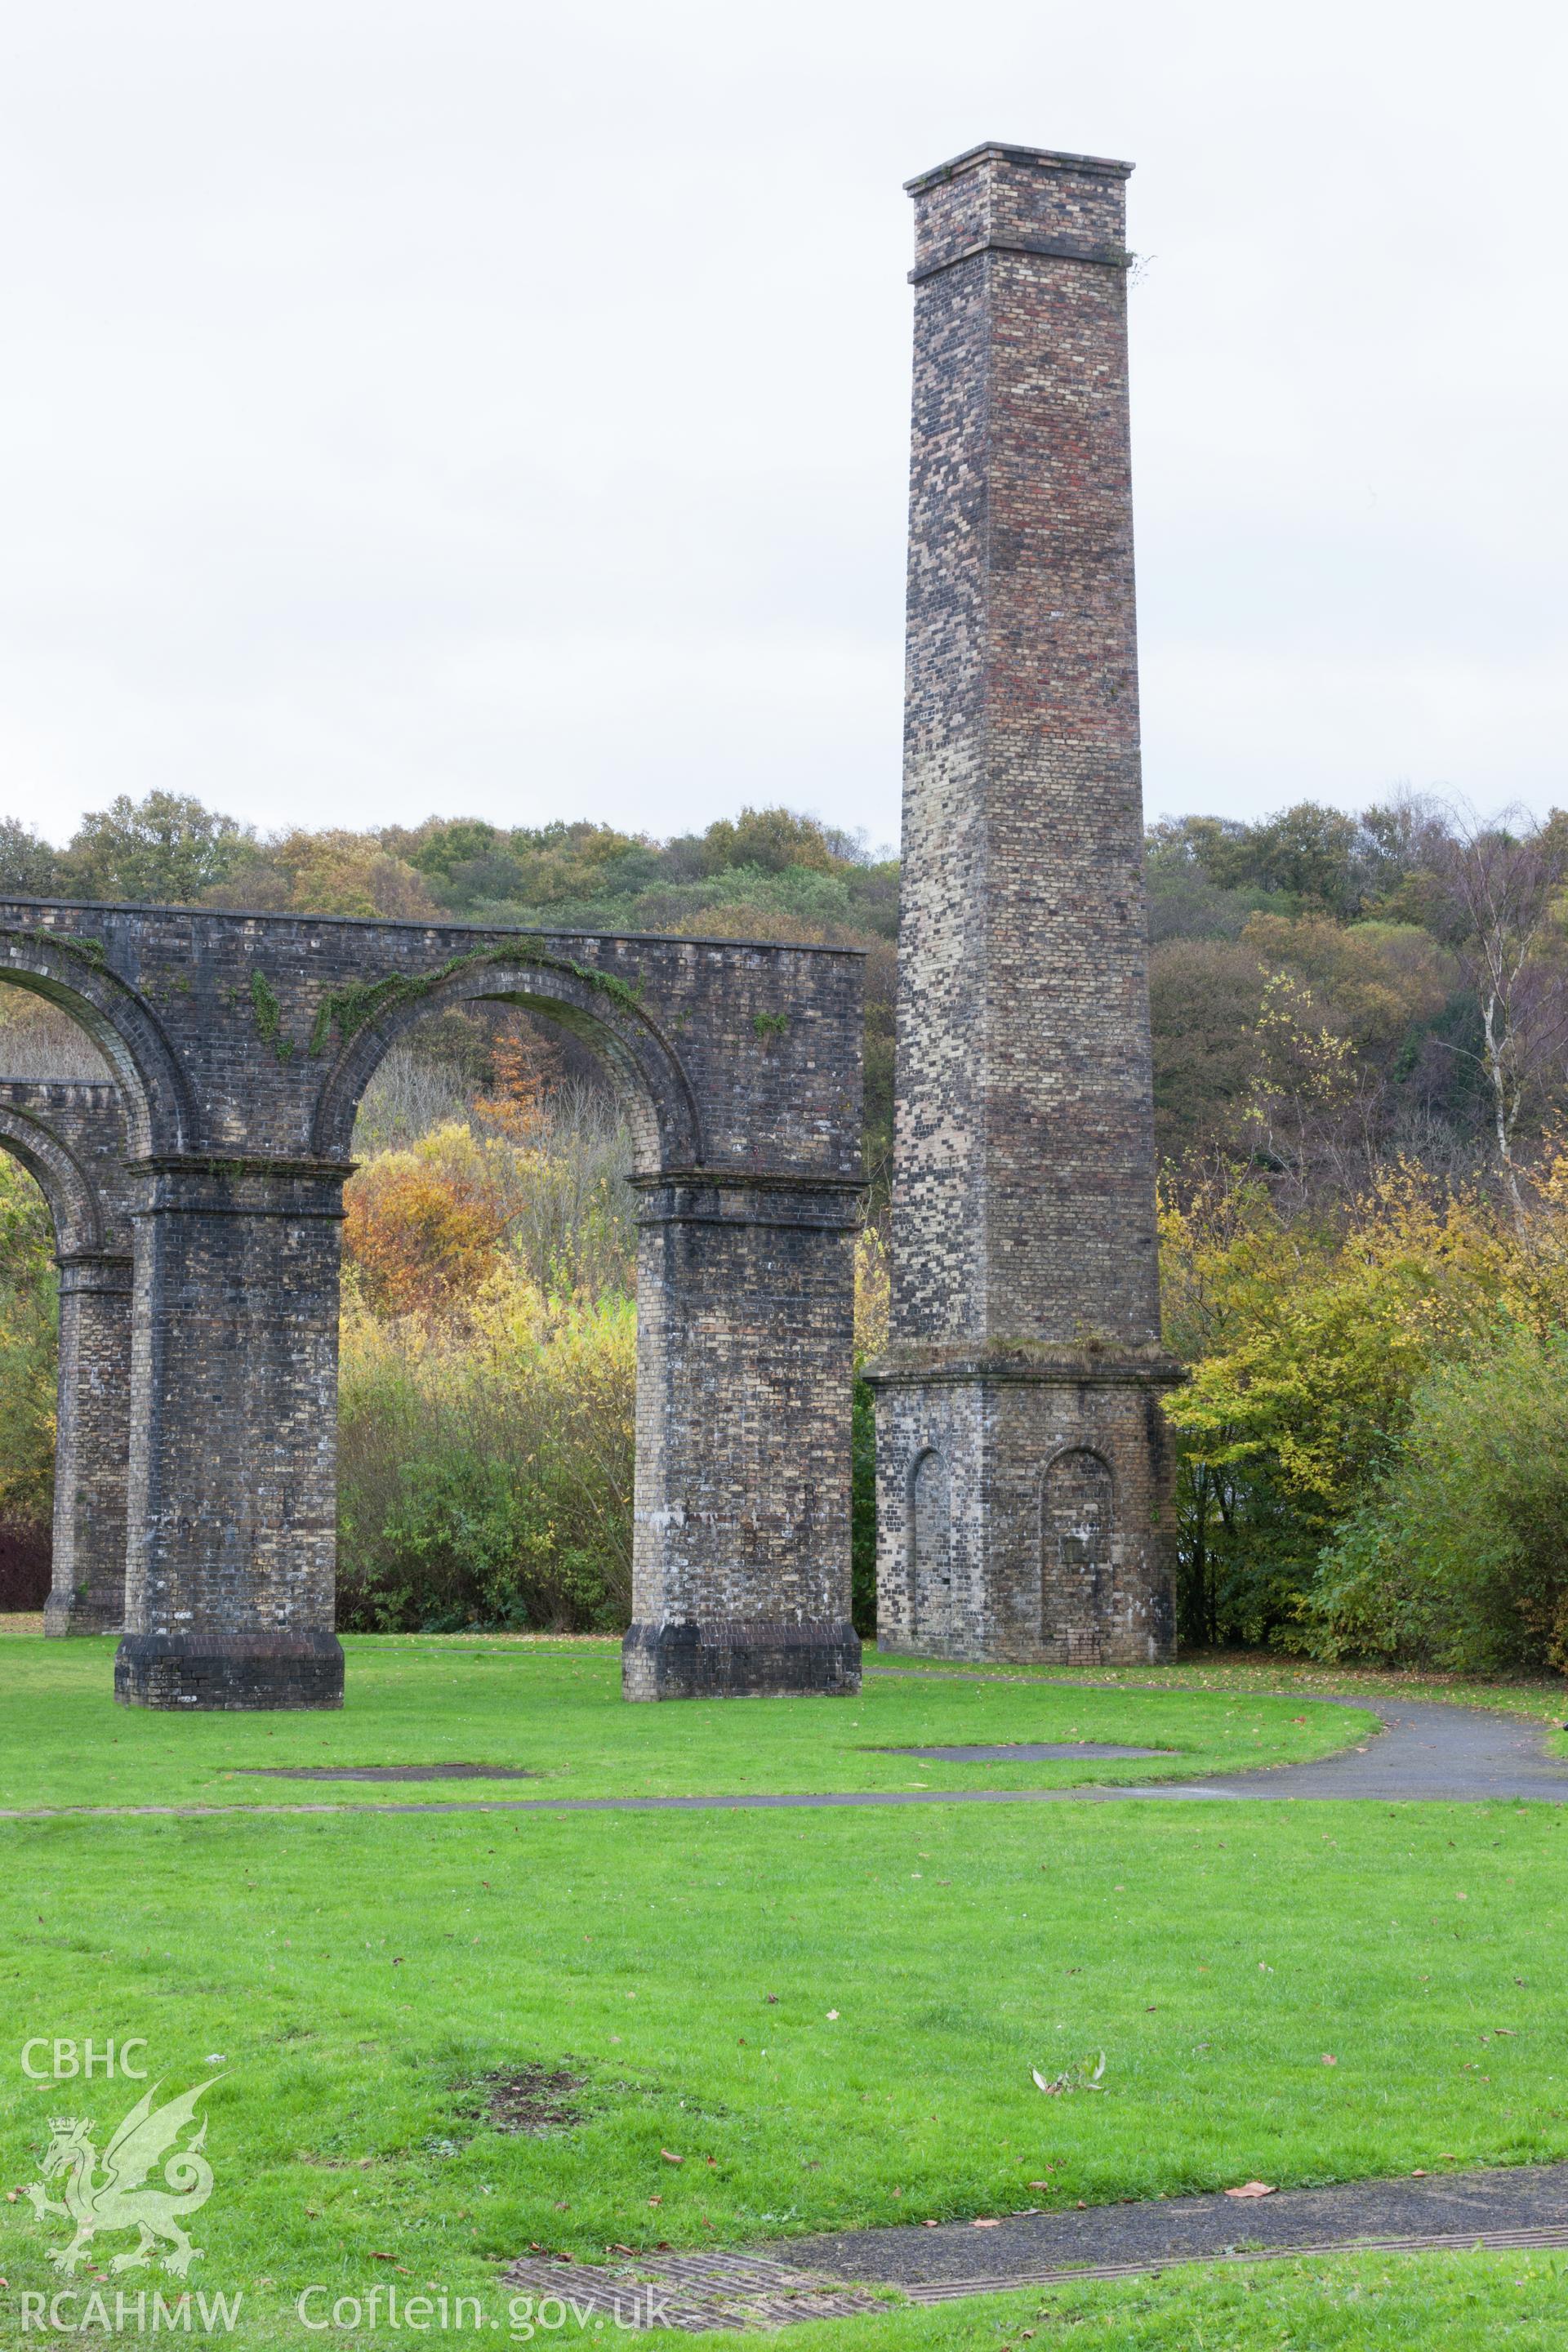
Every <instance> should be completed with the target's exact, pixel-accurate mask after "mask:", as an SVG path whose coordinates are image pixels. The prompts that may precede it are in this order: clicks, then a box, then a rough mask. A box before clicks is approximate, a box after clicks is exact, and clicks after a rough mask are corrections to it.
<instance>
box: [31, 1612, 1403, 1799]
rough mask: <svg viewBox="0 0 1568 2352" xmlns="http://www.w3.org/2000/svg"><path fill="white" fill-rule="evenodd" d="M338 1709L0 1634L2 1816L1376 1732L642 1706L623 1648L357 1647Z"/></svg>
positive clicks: (1181, 1720)
mask: <svg viewBox="0 0 1568 2352" xmlns="http://www.w3.org/2000/svg"><path fill="white" fill-rule="evenodd" d="M344 1646H345V1648H346V1650H347V1652H348V1677H347V1696H346V1700H345V1704H344V1706H343V1709H342V1713H341V1714H331V1715H259V1716H258V1715H223V1714H218V1715H196V1716H194V1717H183V1716H173V1715H167V1714H161V1713H156V1712H153V1711H150V1710H147V1709H142V1708H135V1709H132V1708H125V1707H117V1706H115V1705H114V1702H113V1696H112V1659H113V1652H114V1644H113V1643H112V1642H111V1641H91V1642H89V1641H81V1642H43V1641H38V1640H32V1639H27V1638H25V1637H21V1638H19V1637H16V1636H12V1637H9V1638H0V1684H3V1687H4V1690H5V1737H4V1741H3V1744H0V1807H4V1808H15V1807H24V1808H26V1807H35V1806H57V1805H143V1804H154V1805H157V1804H224V1805H280V1804H281V1805H288V1804H311V1803H317V1804H319V1803H322V1802H326V1803H333V1804H339V1803H342V1804H362V1805H375V1804H385V1803H387V1802H388V1801H392V1802H400V1801H404V1800H405V1799H411V1800H413V1801H419V1800H420V1799H421V1798H426V1799H431V1800H442V1799H446V1798H449V1797H458V1798H465V1797H468V1798H472V1797H479V1796H484V1795H490V1796H494V1797H529V1796H539V1797H555V1796H561V1797H576V1796H594V1797H596V1796H623V1795H626V1796H699V1795H700V1796H712V1795H741V1794H743V1793H745V1792H747V1791H750V1790H793V1791H797V1792H806V1791H816V1790H833V1789H842V1790H855V1789H913V1788H918V1787H921V1786H924V1787H928V1788H950V1789H951V1788H970V1787H986V1788H999V1789H1044V1788H1059V1787H1068V1786H1071V1785H1073V1784H1074V1783H1082V1782H1084V1781H1090V1780H1094V1781H1102V1782H1103V1781H1110V1782H1119V1783H1120V1782H1128V1781H1137V1780H1171V1779H1191V1778H1193V1777H1194V1776H1196V1777H1202V1776H1203V1775H1204V1774H1205V1773H1213V1772H1215V1771H1220V1770H1235V1769H1237V1767H1245V1766H1247V1765H1256V1764H1277V1763H1285V1762H1291V1761H1298V1760H1301V1759H1308V1758H1311V1757H1317V1756H1323V1755H1327V1754H1329V1753H1331V1751H1332V1750H1334V1749H1335V1748H1343V1747H1345V1746H1347V1745H1348V1744H1349V1743H1350V1742H1352V1741H1353V1740H1355V1739H1358V1738H1365V1737H1366V1736H1367V1734H1368V1732H1369V1730H1371V1728H1372V1725H1371V1723H1370V1721H1369V1720H1368V1718H1367V1717H1363V1716H1361V1715H1358V1714H1355V1713H1353V1712H1349V1711H1347V1710H1345V1709H1343V1708H1340V1707H1322V1706H1309V1707H1305V1708H1303V1707H1301V1706H1296V1705H1294V1704H1293V1703H1292V1702H1291V1701H1290V1700H1289V1699H1288V1698H1285V1699H1281V1698H1259V1697H1254V1696H1250V1695H1240V1694H1237V1693H1231V1692H1210V1693H1202V1694H1195V1695H1194V1694H1193V1693H1186V1692H1184V1693H1179V1694H1160V1693H1150V1694H1147V1695H1145V1696H1141V1697H1138V1698H1136V1699H1129V1698H1128V1697H1126V1696H1121V1695H1118V1694H1117V1693H1116V1692H1114V1691H1107V1692H1100V1691H1081V1690H1074V1689H1066V1690H1053V1689H1050V1688H1048V1687H1045V1686H1042V1685H1015V1684H1002V1683H998V1684H996V1685H988V1684H985V1683H969V1682H963V1681H958V1680H952V1679H950V1680H947V1681H945V1682H943V1681H941V1680H938V1679H936V1678H934V1677H933V1678H932V1679H931V1680H929V1681H926V1680H921V1679H919V1678H915V1679H910V1680H909V1681H905V1680H903V1679H901V1678H900V1677H897V1676H893V1675H889V1676H875V1677H873V1678H872V1679H870V1680H869V1681H868V1683H867V1685H866V1688H865V1690H864V1692H863V1693H862V1694H861V1696H859V1697H858V1699H853V1700H847V1699H842V1698H821V1699H790V1700H779V1699H767V1700H758V1701H753V1702H751V1703H748V1704H746V1705H742V1706H736V1705H734V1704H732V1703H730V1702H718V1701H714V1702H708V1703H703V1704H700V1705H682V1706H625V1705H624V1704H623V1703H622V1701H621V1698H620V1696H619V1694H620V1652H619V1647H618V1645H617V1644H616V1643H606V1642H558V1643H557V1642H551V1643H506V1642H495V1641H489V1642H486V1641H482V1640H473V1639H463V1640H442V1639H439V1638H436V1637H432V1636H424V1637H409V1638H406V1639H403V1638H399V1639H394V1640H377V1639H374V1638H370V1637H364V1638H359V1639H355V1638H353V1637H351V1638H350V1639H349V1641H348V1642H347V1643H345V1645H344ZM1068 1738H1082V1739H1105V1740H1111V1741H1115V1742H1118V1743H1121V1744H1124V1745H1135V1746H1139V1747H1151V1748H1170V1749H1172V1750H1173V1751H1174V1753H1173V1754H1172V1755H1170V1756H1168V1757H1164V1758H1161V1759H1151V1760H1150V1761H1148V1762H1138V1761H1131V1760H1128V1761H1122V1762H1120V1763H1117V1762H1111V1761H1100V1762H1094V1763H1082V1762H1077V1763H1074V1762H1057V1763H1045V1764H1014V1763H989V1764H984V1765H975V1764H966V1765H965V1764H946V1763H933V1762H926V1761H924V1760H922V1759H921V1758H919V1757H910V1756H898V1755H889V1754H886V1753H884V1752H882V1751H883V1750H884V1749H886V1748H890V1747H911V1746H914V1747H932V1746H941V1747H954V1746H963V1745H982V1746H987V1745H995V1744H999V1743H1004V1742H1007V1741H1017V1740H1060V1739H1068ZM443 1762H446V1763H474V1764H501V1765H507V1766H510V1767H521V1768H523V1769H527V1770H530V1771H531V1772H535V1773H537V1774H538V1775H539V1779H538V1780H537V1782H517V1781H504V1780H503V1781H496V1782H493V1783H491V1782H484V1783H480V1782H478V1781H475V1782H467V1783H463V1784H461V1785H459V1786H456V1787H453V1788H448V1789H439V1788H433V1787H421V1786H417V1785H416V1786H412V1787H407V1788H397V1787H387V1786H385V1785H378V1784H376V1783H374V1782H365V1781H353V1780H345V1781H340V1782H337V1783H335V1784H334V1783H331V1782H327V1781H290V1780H262V1779H256V1778H248V1777H246V1776H245V1773H244V1771H243V1769H242V1768H244V1767H246V1766H253V1767H254V1766H261V1767H268V1766H276V1765H289V1764H300V1765H310V1766H312V1767H315V1768H321V1767H327V1766H331V1765H333V1764H342V1765H365V1764H372V1765H374V1764H433V1763H443Z"/></svg>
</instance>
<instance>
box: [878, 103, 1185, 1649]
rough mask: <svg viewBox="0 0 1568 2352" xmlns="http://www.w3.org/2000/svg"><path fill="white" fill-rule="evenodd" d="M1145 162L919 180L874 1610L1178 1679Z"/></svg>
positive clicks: (957, 169)
mask: <svg viewBox="0 0 1568 2352" xmlns="http://www.w3.org/2000/svg"><path fill="white" fill-rule="evenodd" d="M1130 168H1131V167H1130V166H1129V165H1127V164H1123V163H1103V162H1100V161H1098V160H1096V159H1093V158H1085V157H1079V156H1066V155H1053V154H1047V153H1043V152H1038V151H1036V150H1033V149H1024V148H1012V147H997V146H987V147H983V148H977V149H975V150H974V151H973V152H972V153H970V154H967V155H963V156H961V157H959V158H958V159H957V161H956V162H955V163H951V164H946V165H943V166H942V168H941V169H940V170H938V171H936V172H933V173H927V174H925V175H924V176H923V177H922V178H921V179H919V180H916V181H914V182H912V183H911V184H910V193H911V194H912V195H913V197H914V200H915V269H914V272H913V278H914V284H915V362H914V401H913V449H912V466H911V483H910V569H909V642H908V669H907V687H906V691H907V716H906V730H905V770H904V812H903V854H904V865H903V880H902V902H901V909H900V946H899V964H900V1003H899V1055H898V1084H897V1111H896V1129H895V1146H894V1197H893V1312H892V1326H891V1343H890V1346H889V1352H888V1355H887V1357H886V1359H885V1360H884V1361H883V1362H882V1364H881V1365H880V1366H879V1368H874V1375H873V1376H874V1379H875V1381H876V1384H877V1386H878V1389H879V1399H878V1419H879V1434H878V1506H879V1604H878V1605H879V1627H880V1634H879V1638H880V1640H881V1641H882V1643H884V1644H886V1645H887V1646H889V1647H894V1648H904V1649H916V1650H921V1651H927V1650H929V1651H931V1652H934V1653H937V1654H946V1655H952V1656H965V1657H988V1656H996V1657H1009V1658H1048V1659H1057V1660H1066V1659H1069V1658H1071V1659H1080V1658H1088V1657H1099V1658H1106V1659H1130V1658H1150V1657H1161V1656H1164V1655H1167V1654H1169V1652H1170V1648H1171V1643H1172V1640H1173V1622H1172V1602H1171V1574H1172V1556H1171V1534H1170V1500H1169V1477H1170V1471H1169V1462H1168V1458H1167V1449H1166V1445H1165V1442H1164V1438H1163V1431H1162V1424H1161V1420H1160V1415H1159V1412H1158V1406H1157V1391H1158V1390H1159V1389H1160V1387H1161V1386H1162V1385H1163V1384H1164V1383H1165V1382H1166V1381H1169V1380H1170V1379H1171V1378H1172V1377H1173V1368H1172V1366H1171V1364H1170V1362H1169V1360H1168V1359H1167V1358H1166V1357H1165V1356H1164V1354H1163V1350H1162V1348H1161V1344H1160V1327H1159V1294H1158V1285H1157V1278H1156V1265H1155V1223H1154V1165H1153V1119H1152V1082H1151V1066H1150V1050H1149V1022H1148V982H1147V970H1146V946H1145V939H1146V927H1145V920H1144V909H1143V888H1142V797H1141V783H1140V775H1139V749H1138V677H1137V646H1136V635H1135V623H1134V602H1133V572H1132V519H1131V474H1130V463H1129V443H1128V405H1127V338H1126V261H1127V255H1126V251H1125V227H1124V191H1125V182H1126V178H1127V173H1128V172H1129V170H1130ZM943 1496H945V1498H946V1509H947V1514H948V1517H947V1524H946V1525H945V1527H944V1526H943V1525H942V1497H943ZM925 1562H929V1563H930V1564H931V1565H930V1575H929V1577H928V1574H927V1570H926V1566H925V1565H924V1563H925ZM928 1585H929V1588H930V1589H929V1591H926V1590H923V1588H925V1587H927V1586H928ZM922 1621H923V1622H922Z"/></svg>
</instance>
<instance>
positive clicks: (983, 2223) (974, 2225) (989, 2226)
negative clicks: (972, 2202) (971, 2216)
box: [969, 2218, 1002, 2230]
mask: <svg viewBox="0 0 1568 2352" xmlns="http://www.w3.org/2000/svg"><path fill="white" fill-rule="evenodd" d="M969 2226H970V2228H971V2229H972V2230H999V2229H1000V2228H1001V2227H1002V2224H1001V2222H1000V2221H990V2220H987V2219H984V2218H983V2219H982V2220H980V2221H971V2223H970V2225H969Z"/></svg>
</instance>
